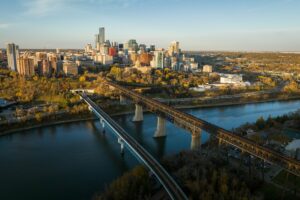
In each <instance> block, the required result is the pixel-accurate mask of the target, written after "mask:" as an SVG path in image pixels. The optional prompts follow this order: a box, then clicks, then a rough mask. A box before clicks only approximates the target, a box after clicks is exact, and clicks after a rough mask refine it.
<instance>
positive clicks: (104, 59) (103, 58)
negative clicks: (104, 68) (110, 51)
mask: <svg viewBox="0 0 300 200" xmlns="http://www.w3.org/2000/svg"><path fill="white" fill-rule="evenodd" d="M93 58H94V61H95V62H99V63H101V64H103V65H111V64H113V62H114V59H113V57H112V56H109V55H104V54H101V53H97V54H96V55H95V56H94V57H93Z"/></svg>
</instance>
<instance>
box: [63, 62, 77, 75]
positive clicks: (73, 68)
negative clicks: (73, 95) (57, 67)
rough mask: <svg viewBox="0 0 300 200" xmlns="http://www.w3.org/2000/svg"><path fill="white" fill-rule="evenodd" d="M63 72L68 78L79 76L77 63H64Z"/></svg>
mask: <svg viewBox="0 0 300 200" xmlns="http://www.w3.org/2000/svg"><path fill="white" fill-rule="evenodd" d="M63 71H64V73H65V74H66V75H67V76H70V75H72V76H77V75H78V67H77V64H76V63H75V62H64V63H63Z"/></svg>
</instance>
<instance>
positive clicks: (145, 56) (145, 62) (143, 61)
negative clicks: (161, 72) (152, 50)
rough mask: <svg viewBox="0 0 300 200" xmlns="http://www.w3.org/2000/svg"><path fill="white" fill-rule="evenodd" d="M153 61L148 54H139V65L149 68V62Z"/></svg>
mask: <svg viewBox="0 0 300 200" xmlns="http://www.w3.org/2000/svg"><path fill="white" fill-rule="evenodd" d="M152 59H153V56H152V55H151V54H149V53H141V54H140V63H141V65H142V66H150V62H151V60H152Z"/></svg>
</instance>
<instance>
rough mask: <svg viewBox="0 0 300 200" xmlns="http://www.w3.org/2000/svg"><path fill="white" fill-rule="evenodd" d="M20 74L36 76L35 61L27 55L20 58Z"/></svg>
mask: <svg viewBox="0 0 300 200" xmlns="http://www.w3.org/2000/svg"><path fill="white" fill-rule="evenodd" d="M17 61H18V72H19V74H20V75H23V76H34V74H35V72H34V59H33V58H29V57H28V56H27V55H24V56H21V57H20V58H18V60H17Z"/></svg>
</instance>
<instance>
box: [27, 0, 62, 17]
mask: <svg viewBox="0 0 300 200" xmlns="http://www.w3.org/2000/svg"><path fill="white" fill-rule="evenodd" d="M65 2H66V0H29V1H26V2H24V7H25V9H26V10H25V14H28V15H38V16H43V15H47V14H49V13H51V12H55V11H58V10H60V9H61V8H62V6H63V5H64V3H65Z"/></svg>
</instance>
